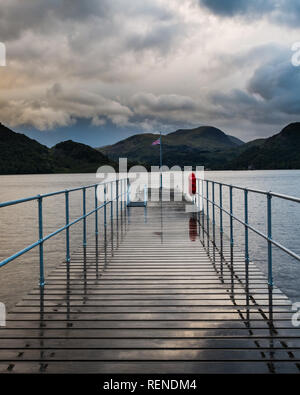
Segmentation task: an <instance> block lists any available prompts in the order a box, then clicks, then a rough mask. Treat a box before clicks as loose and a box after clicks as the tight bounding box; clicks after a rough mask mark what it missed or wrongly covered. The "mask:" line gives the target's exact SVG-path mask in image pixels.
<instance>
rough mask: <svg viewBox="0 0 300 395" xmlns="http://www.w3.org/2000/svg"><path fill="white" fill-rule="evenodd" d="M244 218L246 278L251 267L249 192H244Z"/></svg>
mask: <svg viewBox="0 0 300 395" xmlns="http://www.w3.org/2000/svg"><path fill="white" fill-rule="evenodd" d="M244 216H245V218H244V219H245V265H246V276H248V267H249V229H248V224H249V223H248V221H249V218H248V190H247V189H245V190H244Z"/></svg>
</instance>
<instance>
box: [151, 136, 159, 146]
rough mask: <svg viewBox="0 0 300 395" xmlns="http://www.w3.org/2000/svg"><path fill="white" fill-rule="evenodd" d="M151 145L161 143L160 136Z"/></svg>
mask: <svg viewBox="0 0 300 395" xmlns="http://www.w3.org/2000/svg"><path fill="white" fill-rule="evenodd" d="M151 145H160V138H159V139H157V140H155V141H153V143H152V144H151Z"/></svg>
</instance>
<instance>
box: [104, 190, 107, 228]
mask: <svg viewBox="0 0 300 395" xmlns="http://www.w3.org/2000/svg"><path fill="white" fill-rule="evenodd" d="M106 220H107V218H106V185H104V228H106V225H107V221H106Z"/></svg>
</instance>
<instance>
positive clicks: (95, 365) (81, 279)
mask: <svg viewBox="0 0 300 395" xmlns="http://www.w3.org/2000/svg"><path fill="white" fill-rule="evenodd" d="M201 215H202V214H199V213H188V212H186V211H185V203H184V202H174V201H172V202H157V203H151V204H150V203H149V204H148V205H147V207H129V208H127V209H126V212H125V211H124V212H123V213H121V214H120V216H119V218H118V223H116V221H117V220H116V219H114V221H115V222H114V224H113V229H112V230H109V229H108V230H107V231H106V232H105V231H104V230H103V228H102V227H100V228H99V235H98V238H97V239H96V240H95V241H89V242H88V244H87V246H86V247H84V248H83V247H81V248H80V249H78V250H77V251H76V252H74V253H73V254H72V255H71V261H70V263H65V262H63V263H61V264H59V265H58V266H57V268H56V269H55V270H54V271H53V272H52V273H51V274H50V275H49V276H48V277H47V278H46V284H45V287H44V288H39V287H36V288H35V289H33V290H32V291H31V292H30V293H29V294H28V295H27V296H26V297H24V299H23V300H22V301H21V302H20V303H18V304H17V306H16V307H15V308H14V309H13V310H12V311H11V312H9V313H8V316H7V326H6V327H5V328H0V372H1V373H106V374H109V373H180V374H183V373H300V348H299V347H300V332H299V328H295V327H293V326H292V323H291V317H292V314H293V312H292V311H291V302H290V300H289V299H288V298H287V297H286V296H285V295H284V294H283V293H282V292H281V291H280V290H279V289H278V288H276V287H275V286H274V287H270V286H268V283H267V279H266V277H265V275H264V274H263V273H262V272H261V271H260V270H259V268H258V267H257V266H256V265H255V263H253V262H250V264H249V268H248V270H247V271H246V268H245V260H244V256H243V254H242V252H241V251H239V250H238V249H237V248H235V247H234V249H233V251H232V250H231V247H230V245H229V243H228V242H227V241H226V238H225V237H224V246H223V248H222V251H220V248H219V247H218V245H217V244H216V243H213V242H212V240H211V239H210V237H209V236H208V235H207V233H206V232H205V229H203V228H202V225H201V223H202V221H201V219H200V220H199V218H200V217H201Z"/></svg>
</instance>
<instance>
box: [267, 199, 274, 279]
mask: <svg viewBox="0 0 300 395" xmlns="http://www.w3.org/2000/svg"><path fill="white" fill-rule="evenodd" d="M267 218H268V284H269V285H270V287H272V286H273V270H272V195H271V194H270V193H268V194H267Z"/></svg>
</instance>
